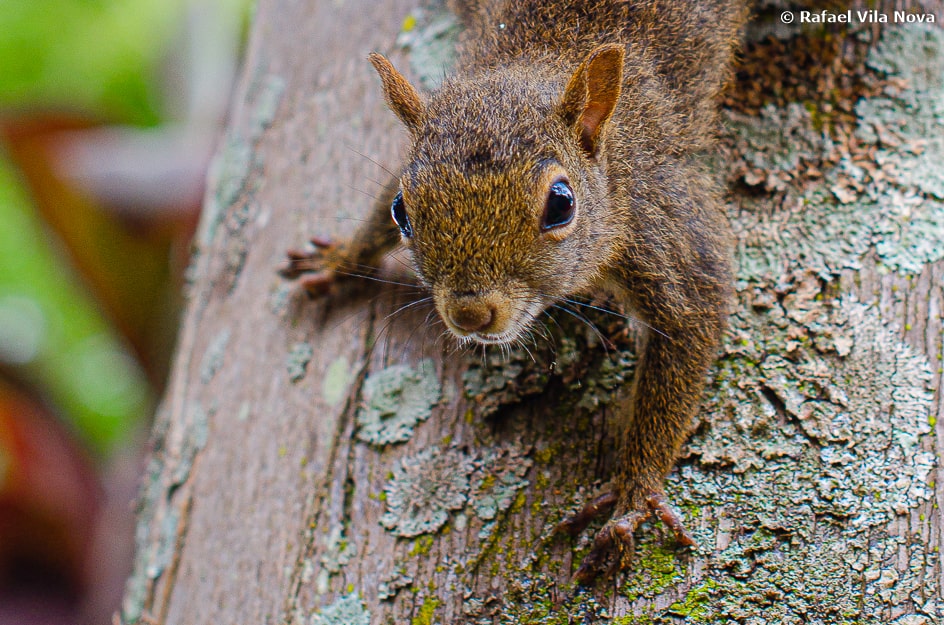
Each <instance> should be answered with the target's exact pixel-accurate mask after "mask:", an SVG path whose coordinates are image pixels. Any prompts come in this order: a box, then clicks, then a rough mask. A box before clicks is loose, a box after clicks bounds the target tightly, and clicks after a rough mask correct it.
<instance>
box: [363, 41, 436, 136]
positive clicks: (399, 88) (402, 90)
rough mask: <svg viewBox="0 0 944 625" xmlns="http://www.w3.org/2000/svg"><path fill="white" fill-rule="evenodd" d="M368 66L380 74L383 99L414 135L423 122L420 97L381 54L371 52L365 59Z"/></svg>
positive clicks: (422, 108)
mask: <svg viewBox="0 0 944 625" xmlns="http://www.w3.org/2000/svg"><path fill="white" fill-rule="evenodd" d="M367 59H368V60H369V61H370V64H371V65H373V66H374V69H375V70H377V73H378V74H380V80H381V82H383V91H384V99H385V100H386V101H387V105H388V106H389V107H390V109H391V110H392V111H393V112H394V113H396V115H397V117H399V118H400V121H402V122H403V123H404V124H406V127H407V129H408V130H409V131H410V132H411V133H415V132H416V130H417V129H418V128H419V126H420V123H421V122H422V120H423V115H424V107H423V101H422V100H421V99H420V95H419V94H418V93H417V92H416V89H415V88H413V85H411V84H410V81H408V80H407V79H406V78H404V77H403V74H401V73H400V72H398V71H397V70H396V68H395V67H394V66H393V64H392V63H391V62H390V61H388V60H387V58H386V57H385V56H383V55H382V54H377V53H376V52H371V53H370V55H369V56H368V57H367Z"/></svg>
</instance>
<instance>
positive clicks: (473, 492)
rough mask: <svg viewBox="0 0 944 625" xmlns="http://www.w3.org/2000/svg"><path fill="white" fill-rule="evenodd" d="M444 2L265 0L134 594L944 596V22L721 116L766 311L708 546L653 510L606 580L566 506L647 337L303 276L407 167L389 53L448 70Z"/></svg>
mask: <svg viewBox="0 0 944 625" xmlns="http://www.w3.org/2000/svg"><path fill="white" fill-rule="evenodd" d="M416 8H417V7H416V6H415V5H414V4H413V3H412V2H409V1H404V0H397V1H395V2H391V3H380V4H378V3H372V2H365V1H362V0H347V1H346V2H343V3H339V2H335V3H329V2H315V3H312V2H300V1H297V0H260V2H259V8H258V12H257V16H256V20H255V24H254V28H253V34H252V38H251V48H250V51H249V55H248V58H247V60H246V65H245V70H244V76H243V79H242V82H241V85H240V87H239V89H238V92H237V95H236V106H235V110H234V113H233V116H232V121H231V123H230V127H229V131H228V134H227V137H226V138H225V140H224V141H223V143H222V145H221V148H220V152H219V156H218V159H217V167H216V168H215V170H214V173H213V176H212V178H211V187H210V189H211V191H210V193H209V194H208V197H207V201H206V206H207V208H206V214H205V216H204V221H203V224H202V228H201V232H200V234H199V237H198V241H197V242H196V246H197V256H196V258H195V261H194V264H193V266H192V276H191V278H192V280H191V285H190V290H189V305H188V307H187V312H186V316H185V319H184V323H183V330H182V334H181V336H180V340H179V345H178V351H177V358H176V362H175V363H174V370H173V378H172V383H171V385H170V388H169V390H168V393H167V396H166V399H165V402H164V404H163V406H162V409H161V411H160V414H159V416H158V420H157V423H156V426H155V433H154V437H153V454H152V458H151V462H150V464H149V469H148V473H147V475H146V476H145V483H144V486H143V490H142V495H141V501H140V510H139V514H140V525H139V531H138V536H137V541H138V545H137V552H138V555H137V562H136V567H135V573H134V575H133V577H132V578H131V579H130V580H129V582H128V591H127V594H126V598H125V603H124V606H123V614H122V619H123V620H124V621H125V622H128V623H132V622H145V623H149V622H157V623H162V624H163V623H167V624H172V623H173V624H177V623H180V624H191V623H220V624H222V623H273V624H274V623H298V624H301V623H306V624H307V623H313V624H328V623H330V624H337V625H341V624H361V623H363V624H365V625H366V624H368V623H371V624H374V625H377V624H380V623H407V622H412V623H417V624H423V623H459V622H462V623H466V622H467V623H497V622H501V623H596V622H607V621H609V620H610V619H612V618H613V617H617V621H616V622H619V623H649V622H672V621H685V622H705V623H714V622H719V623H727V622H737V623H768V622H769V623H801V622H802V623H843V622H847V623H885V622H893V621H894V622H899V623H907V624H908V625H918V624H920V623H934V622H940V621H939V620H938V619H940V618H942V616H944V612H942V606H944V603H942V581H941V565H940V559H939V553H938V551H939V547H940V545H941V543H942V535H941V517H940V510H939V509H938V504H937V502H939V501H940V500H941V497H942V496H944V485H942V484H941V483H940V480H938V479H937V478H936V475H937V471H938V470H937V468H936V458H940V457H941V451H942V450H941V443H940V441H941V435H942V434H944V432H942V431H941V428H942V427H944V426H942V425H941V423H939V420H938V417H939V416H940V415H941V414H942V411H944V401H942V397H941V393H940V391H939V389H940V382H941V378H942V368H941V367H942V353H941V352H942V314H944V262H942V258H944V173H942V169H941V165H940V163H942V162H944V138H942V137H944V132H942V129H944V36H942V33H941V31H940V30H939V29H938V28H937V26H932V27H927V26H921V25H894V24H893V25H890V26H887V27H885V28H883V37H884V38H885V39H884V40H883V42H882V43H878V44H876V43H875V42H874V41H873V42H868V41H866V42H865V43H864V44H863V45H864V47H865V49H866V51H865V52H856V51H855V50H853V49H852V48H854V47H855V46H840V48H838V52H837V53H836V56H837V58H839V61H836V63H840V61H841V60H842V59H843V58H848V59H851V60H852V61H854V62H857V63H860V64H864V65H865V66H867V67H868V71H869V72H870V73H871V74H874V76H873V79H872V80H871V82H870V81H869V80H866V81H864V83H863V84H862V85H858V86H853V91H852V92H851V93H850V94H845V93H844V92H843V88H844V86H843V85H841V84H840V85H836V86H832V87H831V86H830V85H826V86H825V87H826V88H825V89H823V90H822V91H819V90H818V88H817V86H816V80H814V79H811V80H810V84H809V85H807V86H806V87H804V88H805V89H806V91H801V90H800V89H799V88H798V87H796V86H795V85H794V86H790V85H792V83H790V85H788V87H787V88H783V89H781V91H782V92H783V91H784V89H785V92H786V93H787V95H788V96H790V97H787V96H784V95H783V93H780V95H778V96H777V97H766V96H763V94H761V96H758V97H759V99H758V100H757V102H756V104H757V105H756V106H753V105H752V104H751V103H750V102H748V103H747V104H746V105H742V106H739V107H738V106H735V107H734V109H732V110H728V111H727V112H726V113H725V120H726V128H727V130H726V140H725V149H724V150H723V154H722V155H721V156H720V157H719V159H718V163H719V165H718V170H719V172H720V173H721V175H724V176H726V178H727V180H728V181H729V183H730V184H731V187H732V201H731V206H732V208H731V217H732V220H733V223H734V227H735V230H736V232H737V234H738V237H739V241H740V245H739V249H738V260H739V263H740V267H741V269H740V274H739V284H738V289H739V294H740V295H739V308H738V310H737V312H736V314H735V315H734V317H733V319H732V329H731V332H730V333H729V337H728V339H727V340H726V347H725V353H724V354H723V356H722V357H721V359H720V361H719V364H718V365H717V367H716V368H715V371H714V372H713V378H714V381H713V383H712V384H711V385H710V387H709V389H708V390H707V391H706V395H705V401H704V411H703V419H702V422H701V424H700V425H699V427H698V429H697V431H696V432H695V433H694V435H693V438H692V440H691V441H690V443H689V444H688V445H687V447H686V452H685V456H684V457H683V459H682V460H681V462H680V464H679V468H678V469H677V470H676V471H675V472H674V473H673V475H672V477H671V479H670V482H669V485H668V494H669V497H670V499H671V500H672V501H673V503H674V504H675V505H676V506H677V507H678V508H679V509H680V510H682V511H683V513H684V516H685V517H686V519H687V523H688V526H689V528H690V529H691V530H692V531H693V532H694V534H695V536H696V538H697V539H698V543H699V547H698V549H697V550H696V551H695V552H694V553H691V554H677V553H675V552H674V551H672V550H671V549H670V548H669V547H670V546H668V545H664V544H663V541H662V540H661V536H660V532H659V530H658V527H656V529H657V531H655V532H647V534H653V537H652V538H644V539H643V541H642V544H641V545H640V546H639V548H638V550H637V554H636V560H635V565H634V567H633V569H632V570H631V571H630V572H629V573H627V574H626V575H623V576H621V577H620V578H618V579H617V580H615V581H614V582H612V583H610V584H608V585H605V586H600V587H598V588H596V589H594V590H593V591H577V590H575V589H574V588H573V586H572V585H571V584H570V576H571V572H572V571H573V570H574V568H575V566H576V564H577V563H578V562H579V559H580V557H581V556H582V555H583V554H584V553H585V552H586V548H587V543H586V541H585V540H578V541H570V540H569V539H561V538H557V537H554V536H552V535H551V533H550V529H551V528H552V527H553V526H554V524H555V523H557V522H558V521H559V520H560V519H561V518H562V517H563V516H564V515H565V514H566V513H567V512H569V511H572V510H573V509H574V508H575V507H576V506H578V505H579V504H580V503H581V502H583V501H585V500H586V499H587V497H589V496H591V495H592V494H593V493H594V489H595V487H596V486H598V485H599V480H601V479H605V478H606V476H607V475H608V474H609V467H610V462H611V458H610V452H611V451H612V450H611V441H610V437H609V432H610V431H611V430H612V427H611V426H610V424H609V422H608V420H609V419H611V418H612V416H613V414H616V411H615V410H612V408H611V407H612V406H613V404H614V402H615V401H616V400H615V399H614V393H615V391H616V389H618V388H620V387H621V386H622V385H623V384H624V383H625V381H626V380H627V379H630V378H631V375H632V365H633V355H632V349H631V343H632V341H631V337H626V336H622V335H618V336H616V337H615V338H614V339H613V341H614V343H615V346H614V347H611V348H608V349H604V348H603V347H602V346H601V345H600V341H599V339H598V338H597V333H596V332H595V331H593V330H592V329H590V328H589V326H588V325H587V324H584V323H573V324H568V323H566V319H567V318H568V315H567V314H565V313H559V314H557V315H556V317H557V321H558V322H559V324H560V326H563V328H560V327H558V325H557V324H556V323H552V322H549V326H548V329H547V333H548V335H549V336H551V337H552V341H549V340H540V339H539V340H538V341H536V344H535V345H534V346H529V347H531V349H530V353H528V352H527V350H522V351H513V352H511V353H507V354H506V353H501V352H496V353H491V352H489V354H488V355H487V356H483V355H481V353H479V352H476V353H475V354H471V355H470V354H466V353H462V352H455V351H454V350H453V349H452V347H451V346H450V344H449V342H448V341H443V340H441V339H440V338H439V336H438V335H439V333H440V331H441V327H440V326H438V325H436V324H434V323H431V322H430V321H429V319H430V318H429V317H428V316H427V313H428V312H429V309H428V308H423V307H422V306H417V307H413V308H409V309H406V310H404V311H402V312H401V313H398V314H396V315H393V316H391V313H393V312H394V311H396V310H398V308H399V307H400V306H403V305H405V304H408V303H410V302H412V301H414V300H415V299H416V297H417V296H416V294H415V292H414V291H413V290H411V289H410V288H409V287H407V288H401V289H399V290H398V289H396V288H395V287H393V286H391V285H379V284H378V285H377V287H376V288H375V289H371V293H369V294H368V295H365V296H361V297H351V298H346V299H334V300H331V301H328V302H311V301H308V300H307V299H306V298H304V297H299V296H297V294H295V293H293V292H291V290H290V289H289V288H288V287H287V286H286V285H284V284H282V283H281V282H280V281H279V279H278V278H277V277H276V275H275V273H274V267H275V265H276V264H277V262H278V261H279V260H280V259H281V255H282V252H283V250H284V248H286V247H288V246H291V245H294V244H297V243H298V242H299V241H301V240H304V238H305V237H306V236H308V235H311V234H327V235H332V236H337V237H345V236H350V235H351V233H352V232H353V231H354V229H355V228H356V225H357V219H359V218H362V217H363V216H364V215H365V214H366V213H367V212H368V211H369V210H370V208H371V204H372V202H373V200H372V199H371V196H375V195H379V188H380V186H381V185H382V184H385V183H386V182H387V181H388V180H389V176H390V174H389V173H387V172H385V171H384V167H383V166H384V165H385V166H387V167H389V168H390V169H394V168H395V167H396V164H397V159H398V155H399V153H400V150H401V149H402V148H403V143H404V142H405V140H406V136H405V133H404V132H402V131H401V130H400V129H399V127H398V126H397V123H396V120H395V118H394V116H393V115H392V114H390V113H389V112H387V111H386V110H385V109H384V107H383V103H382V100H381V95H380V88H379V85H378V84H377V81H376V79H375V78H374V76H372V74H371V71H370V67H369V65H368V64H367V63H366V61H365V60H364V59H365V57H366V55H367V53H368V52H369V51H372V50H378V51H381V52H384V53H389V54H390V55H391V56H392V57H393V59H394V60H395V61H396V60H399V61H400V63H399V64H400V65H401V66H406V65H407V64H406V63H405V62H404V61H405V57H406V54H405V53H404V52H403V50H402V49H401V48H397V47H396V46H395V45H394V41H395V39H396V37H397V33H398V31H399V30H400V28H401V25H403V27H404V29H405V30H407V31H409V33H407V35H405V37H406V38H407V39H409V40H410V41H411V42H412V48H411V52H410V55H409V60H410V61H411V62H412V64H413V66H414V67H415V68H416V69H417V70H419V71H418V72H417V73H419V74H421V75H420V76H418V78H424V76H425V79H426V80H430V81H435V77H436V75H437V74H438V73H439V67H438V66H437V65H436V63H438V62H441V61H437V59H442V58H444V57H443V56H442V55H443V54H444V52H443V51H445V50H448V45H449V44H448V38H447V39H442V37H440V36H439V35H443V34H449V33H450V32H451V31H452V29H454V26H452V25H451V24H452V23H451V22H450V21H449V20H448V18H447V17H444V15H446V14H443V13H435V12H430V11H427V12H426V13H424V14H422V15H421V17H420V20H419V22H418V24H417V25H415V26H414V25H413V24H412V23H411V22H410V21H407V22H406V23H404V17H405V16H407V15H408V14H409V13H410V11H412V10H415V9H416ZM935 8H936V9H937V10H938V11H940V7H939V6H936V7H935ZM775 11H777V13H776V14H779V9H775ZM424 16H425V17H424ZM937 17H938V20H940V19H941V15H940V12H939V13H938V14H937ZM761 27H762V25H761ZM761 29H762V28H761ZM779 29H782V27H781V26H778V27H777V28H774V29H773V30H779ZM818 36H821V33H820V35H817V34H816V33H814V34H811V35H808V37H810V38H814V39H815V38H816V37H818ZM443 41H446V42H447V43H443ZM437 46H439V48H441V49H437ZM761 47H762V46H761ZM860 47H862V46H860ZM781 52H782V51H781ZM857 54H861V55H863V56H856V55H857ZM431 59H432V60H431ZM834 60H835V59H834ZM746 62H748V63H750V62H755V63H758V64H761V63H762V62H763V52H761V53H758V55H757V56H756V58H755V57H754V56H752V54H751V53H747V54H746ZM840 64H841V63H840ZM424 68H425V70H428V71H427V72H426V74H425V75H424V74H423V71H424ZM431 68H432V69H431ZM797 71H798V72H806V71H809V72H812V70H811V69H810V68H809V67H801V68H797ZM814 78H815V76H814ZM758 80H760V79H758ZM776 80H777V79H774V82H776ZM742 82H743V81H742ZM789 82H790V81H789V80H787V79H786V78H784V79H783V84H787V83H789ZM801 82H802V83H803V85H806V82H804V81H801ZM783 84H781V85H780V86H781V87H783ZM767 86H769V85H767ZM767 86H762V87H761V89H764V88H766V87H767ZM822 87H823V86H822V85H820V86H819V88H822ZM824 93H828V94H829V95H828V97H835V98H838V99H839V100H841V99H842V98H843V97H852V98H853V99H852V100H851V101H850V102H847V103H846V104H848V107H846V109H843V104H842V103H841V102H837V103H835V104H836V105H837V106H833V104H834V103H832V102H830V103H829V106H826V107H824V106H823V103H824V102H823V97H824V96H823V94H824ZM837 94H838V95H837ZM794 96H795V97H794ZM817 98H820V99H817ZM742 104H743V103H742ZM836 108H838V109H840V110H843V111H844V112H845V117H842V116H841V115H839V114H837V118H836V119H833V118H832V117H831V115H832V112H833V111H834V109H836ZM827 127H829V128H835V129H837V130H835V132H832V133H830V132H827V131H826V129H827ZM364 155H369V158H368V157H367V156H364ZM381 164H382V165H381ZM378 294H379V297H375V295H378ZM417 309H419V310H417ZM575 312H576V311H575ZM583 312H586V311H582V312H580V313H577V314H583ZM591 321H592V322H593V323H595V324H596V326H598V327H599V328H600V330H601V331H602V332H604V333H607V332H608V330H610V329H611V326H612V324H611V321H612V320H608V319H607V317H606V316H599V317H593V318H591ZM686 619H687V621H686ZM896 619H900V620H896Z"/></svg>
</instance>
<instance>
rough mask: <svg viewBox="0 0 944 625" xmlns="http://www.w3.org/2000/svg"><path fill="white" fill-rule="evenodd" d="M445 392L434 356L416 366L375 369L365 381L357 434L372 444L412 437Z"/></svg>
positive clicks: (358, 412) (393, 441) (398, 441)
mask: <svg viewBox="0 0 944 625" xmlns="http://www.w3.org/2000/svg"><path fill="white" fill-rule="evenodd" d="M441 396H442V385H441V384H440V382H439V376H438V375H437V373H436V367H435V365H434V364H433V361H432V360H429V359H426V360H423V361H422V362H420V364H419V365H418V366H417V367H416V368H414V367H411V366H409V365H393V366H390V367H387V368H386V369H383V370H382V371H378V372H377V373H372V374H370V375H368V376H367V379H366V380H365V381H364V390H363V404H362V405H361V408H360V409H359V410H358V411H357V426H358V430H357V437H358V438H359V439H360V440H362V441H364V442H367V443H370V444H372V445H387V444H390V443H400V442H403V441H406V440H409V438H410V437H411V436H412V435H413V428H414V427H415V426H416V424H417V423H420V422H422V421H425V420H426V419H428V418H429V416H430V414H432V409H433V406H435V405H436V404H437V403H438V402H439V400H440V398H441Z"/></svg>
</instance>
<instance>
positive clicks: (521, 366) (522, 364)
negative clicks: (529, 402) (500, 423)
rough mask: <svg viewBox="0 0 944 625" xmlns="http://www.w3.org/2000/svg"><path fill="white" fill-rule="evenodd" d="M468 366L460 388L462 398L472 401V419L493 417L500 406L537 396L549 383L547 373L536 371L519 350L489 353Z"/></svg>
mask: <svg viewBox="0 0 944 625" xmlns="http://www.w3.org/2000/svg"><path fill="white" fill-rule="evenodd" d="M472 362H473V364H471V366H470V367H469V368H468V369H467V370H466V371H465V372H464V373H463V374H462V385H463V391H464V393H465V396H466V397H467V398H469V399H472V400H474V403H473V405H472V410H473V411H474V413H475V417H476V419H484V418H486V417H488V416H490V415H492V414H494V413H495V412H496V411H497V410H498V409H499V408H500V407H501V406H503V405H509V404H514V403H517V402H519V401H521V400H522V399H523V398H525V397H528V396H531V395H538V394H540V393H541V392H543V391H544V389H545V388H546V387H547V383H548V380H549V379H550V373H551V372H550V370H549V369H548V368H547V367H539V366H538V365H537V364H536V363H535V361H534V360H532V358H531V356H529V355H528V352H527V351H526V350H525V349H523V348H521V347H516V348H511V349H510V350H509V351H507V352H499V351H490V352H488V353H487V354H486V355H485V356H484V358H481V359H476V360H474V361H472ZM542 362H546V361H542Z"/></svg>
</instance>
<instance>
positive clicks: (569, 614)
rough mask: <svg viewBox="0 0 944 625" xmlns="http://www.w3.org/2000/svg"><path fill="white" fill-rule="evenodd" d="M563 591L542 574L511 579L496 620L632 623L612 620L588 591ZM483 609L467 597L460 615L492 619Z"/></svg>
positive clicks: (506, 623)
mask: <svg viewBox="0 0 944 625" xmlns="http://www.w3.org/2000/svg"><path fill="white" fill-rule="evenodd" d="M564 594H565V591H564V590H563V589H561V588H559V587H558V586H557V583H556V581H555V580H554V579H552V578H550V577H547V576H544V575H537V576H534V577H525V576H523V577H520V578H516V579H512V580H511V581H510V582H509V584H508V587H507V588H506V589H505V596H504V597H503V599H504V600H503V605H502V610H501V613H500V615H499V617H498V620H497V622H498V623H502V625H557V624H559V623H560V624H563V623H581V624H582V625H604V624H606V623H617V624H619V623H631V622H633V621H626V620H622V621H621V620H615V621H614V620H613V619H612V618H611V617H610V615H609V614H608V613H607V610H606V608H605V607H604V606H603V605H601V604H600V603H599V602H598V601H597V600H596V599H594V598H593V596H591V594H590V593H589V592H587V593H581V592H578V593H576V594H572V595H571V596H569V597H567V598H564ZM484 608H485V606H483V605H482V603H481V602H479V601H468V600H467V601H466V602H465V604H464V605H463V615H464V616H466V617H467V618H468V619H470V621H469V622H473V623H492V622H495V621H493V620H492V619H491V618H489V617H485V618H482V616H481V615H482V613H483V612H484ZM472 619H481V620H472Z"/></svg>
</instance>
